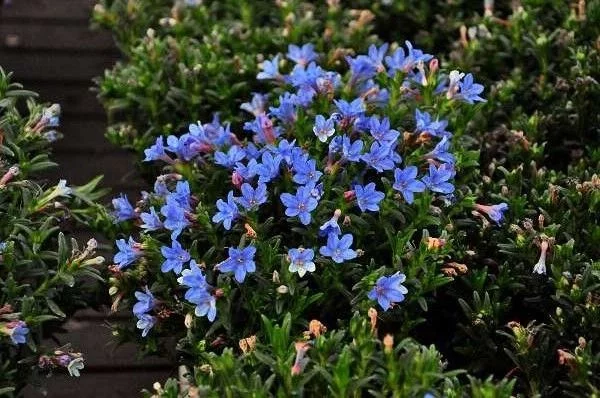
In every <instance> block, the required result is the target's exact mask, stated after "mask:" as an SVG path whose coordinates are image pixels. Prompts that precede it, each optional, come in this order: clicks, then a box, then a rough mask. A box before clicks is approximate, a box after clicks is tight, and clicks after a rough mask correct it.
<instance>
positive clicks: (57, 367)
mask: <svg viewBox="0 0 600 398" xmlns="http://www.w3.org/2000/svg"><path fill="white" fill-rule="evenodd" d="M10 78H11V76H10V74H7V73H5V72H4V71H3V70H2V69H0V394H7V395H9V396H11V395H12V394H18V392H19V390H20V389H21V388H22V387H23V386H24V385H25V384H27V383H32V382H35V380H34V377H35V376H41V375H45V374H48V373H52V372H65V373H67V372H68V373H69V374H71V375H73V376H78V375H79V371H80V370H81V369H82V368H83V367H84V359H83V356H82V354H81V353H79V352H77V351H76V348H75V347H69V346H65V347H46V346H44V345H42V338H44V337H47V336H48V335H49V333H51V332H52V330H55V329H57V328H58V327H59V326H60V324H61V322H62V321H64V320H65V318H66V317H67V315H68V314H70V313H72V312H73V311H74V310H75V309H77V308H82V307H85V306H87V305H86V302H85V299H86V293H85V292H86V290H89V289H86V288H85V287H84V286H83V281H84V280H88V281H89V279H90V278H92V279H94V280H97V279H101V278H100V276H99V272H98V270H97V266H98V265H99V264H101V263H102V262H103V258H102V257H100V256H95V254H94V253H95V249H96V246H97V244H96V241H95V240H94V239H91V240H89V241H88V242H87V244H86V245H85V246H84V247H80V246H78V244H77V242H76V241H75V240H71V241H69V240H68V239H67V238H66V236H65V234H64V233H63V231H69V230H70V229H72V227H70V224H73V223H74V222H78V223H79V222H85V221H86V220H88V219H90V218H91V217H93V211H94V206H93V202H94V201H95V200H97V199H98V198H99V197H100V195H101V194H102V192H100V191H98V190H97V188H96V185H97V183H98V180H95V181H92V182H90V183H89V184H87V185H85V186H81V187H69V186H67V183H66V181H65V180H61V181H59V182H58V184H56V185H54V186H47V185H46V184H43V181H42V179H41V177H40V174H41V173H42V172H43V171H45V170H47V169H49V168H51V167H54V166H56V164H55V163H53V162H52V161H50V160H49V153H50V144H51V143H52V142H53V141H55V140H56V139H58V138H59V136H60V134H59V133H58V132H57V131H56V130H55V128H56V127H57V126H58V125H59V120H60V119H59V116H60V107H59V106H58V105H57V104H54V105H51V106H44V105H42V104H39V103H37V102H36V100H35V98H36V94H35V93H33V92H30V91H26V90H24V89H23V88H22V86H21V85H19V84H17V83H12V82H11V81H10ZM88 285H89V282H88Z"/></svg>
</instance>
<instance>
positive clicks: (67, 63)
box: [0, 49, 116, 85]
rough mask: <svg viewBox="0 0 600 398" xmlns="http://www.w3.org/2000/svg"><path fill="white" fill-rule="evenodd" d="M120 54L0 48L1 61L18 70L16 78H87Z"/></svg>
mask: <svg viewBox="0 0 600 398" xmlns="http://www.w3.org/2000/svg"><path fill="white" fill-rule="evenodd" d="M115 61H116V56H108V55H105V54H104V55H103V54H94V53H81V52H75V51H73V52H71V53H54V52H51V51H49V52H36V53H33V52H22V51H19V50H16V51H15V50H7V49H4V50H0V65H2V67H3V68H4V69H6V70H9V71H14V72H15V76H14V78H15V80H16V81H24V80H45V81H54V82H61V81H62V82H64V81H66V82H87V83H89V84H90V85H91V80H92V78H93V77H95V76H99V75H102V74H103V73H104V69H106V68H110V67H111V66H112V65H113V64H114V62H115Z"/></svg>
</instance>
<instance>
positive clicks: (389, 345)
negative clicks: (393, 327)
mask: <svg viewBox="0 0 600 398" xmlns="http://www.w3.org/2000/svg"><path fill="white" fill-rule="evenodd" d="M393 349H394V336H392V335H391V334H386V335H385V337H384V338H383V351H384V352H385V353H386V354H390V353H391V352H392V350H393Z"/></svg>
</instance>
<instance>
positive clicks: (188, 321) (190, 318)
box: [183, 312, 194, 329]
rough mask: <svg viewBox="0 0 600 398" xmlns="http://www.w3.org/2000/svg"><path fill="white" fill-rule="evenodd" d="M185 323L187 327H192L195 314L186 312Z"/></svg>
mask: <svg viewBox="0 0 600 398" xmlns="http://www.w3.org/2000/svg"><path fill="white" fill-rule="evenodd" d="M183 324H184V325H185V327H186V328H187V329H191V328H192V325H193V324H194V315H193V314H192V313H191V312H188V313H187V314H185V319H184V320H183Z"/></svg>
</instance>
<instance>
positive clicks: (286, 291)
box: [276, 285, 289, 294]
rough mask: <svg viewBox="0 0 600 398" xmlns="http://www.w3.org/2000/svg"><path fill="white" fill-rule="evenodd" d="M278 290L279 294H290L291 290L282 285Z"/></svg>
mask: <svg viewBox="0 0 600 398" xmlns="http://www.w3.org/2000/svg"><path fill="white" fill-rule="evenodd" d="M276 290H277V293H279V294H287V293H288V292H289V289H288V287H287V286H286V285H281V286H279V287H278V288H277V289H276Z"/></svg>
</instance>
